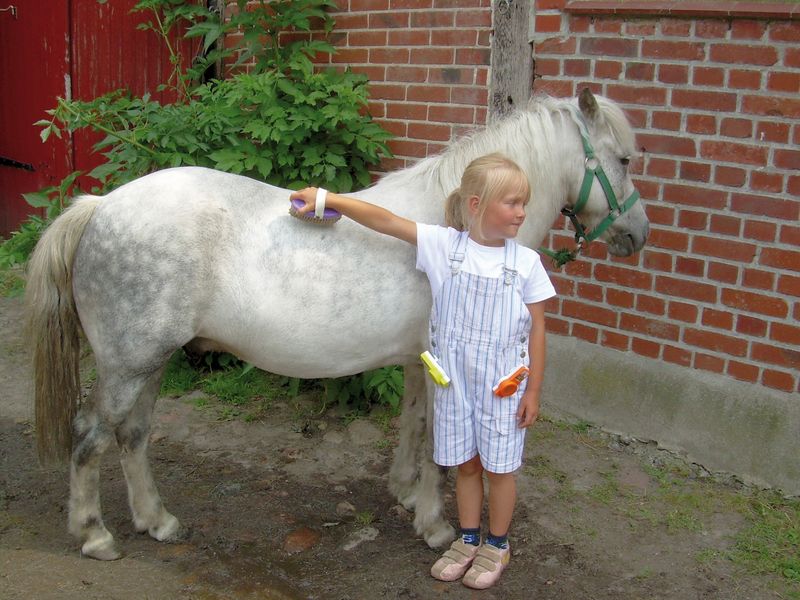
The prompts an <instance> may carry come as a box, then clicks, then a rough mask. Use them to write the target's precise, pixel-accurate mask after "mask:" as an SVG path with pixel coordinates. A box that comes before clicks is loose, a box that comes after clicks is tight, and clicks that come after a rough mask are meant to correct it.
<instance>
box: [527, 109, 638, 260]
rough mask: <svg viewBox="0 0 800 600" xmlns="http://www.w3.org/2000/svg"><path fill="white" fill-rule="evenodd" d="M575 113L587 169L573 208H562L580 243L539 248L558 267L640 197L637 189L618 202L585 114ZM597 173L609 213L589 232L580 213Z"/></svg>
mask: <svg viewBox="0 0 800 600" xmlns="http://www.w3.org/2000/svg"><path fill="white" fill-rule="evenodd" d="M573 114H574V115H575V116H576V117H577V118H578V119H580V123H581V124H582V125H583V127H580V126H579V127H578V132H579V133H580V135H581V140H582V142H583V152H584V154H585V155H586V158H585V160H584V163H583V164H584V168H585V171H584V174H583V183H581V189H580V192H578V200H577V202H575V206H573V207H572V208H568V207H564V208H562V209H561V214H562V215H564V216H565V217H567V218H568V219H569V220H570V222H571V223H572V226H573V227H574V228H575V242H576V243H577V245H578V247H577V248H576V249H575V250H574V251H570V250H567V249H566V248H562V249H561V250H559V251H558V252H552V251H550V250H543V249H542V248H540V249H539V251H540V252H543V253H544V254H546V255H547V256H549V257H551V258H552V259H553V260H554V261H555V262H556V264H557V266H559V267H560V266H562V265H564V264H566V263H568V262H570V261H572V260H575V258H576V257H577V255H578V253H580V252H581V250H583V246H584V242H585V243H586V245H588V244H589V242H592V241H594V240H596V239H597V238H598V237H600V236H601V235H602V234H603V232H604V231H605V230H606V229H608V228H609V226H610V225H611V224H612V223H613V222H614V221H615V220H617V218H619V217H620V216H621V215H624V214H625V213H626V212H628V211H629V210H630V209H631V207H632V206H633V205H634V204H636V201H637V200H639V192H638V191H637V190H636V189H634V190H633V192H632V193H631V195H630V196H628V197H627V198H626V199H625V201H624V202H623V203H622V205H621V206H620V204H619V202H618V201H617V195H616V194H615V193H614V189H613V188H612V187H611V183H610V182H609V181H608V176H607V175H606V173H605V171H604V170H603V167H602V166H601V165H600V161H599V160H597V157H596V156H595V153H594V148H592V143H591V142H590V141H589V136H588V135H587V134H586V133H584V131H588V127H587V126H586V121H584V120H583V115H581V114H580V112H578V111H577V110H576V111H574V113H573ZM595 177H597V181H599V182H600V187H602V188H603V192H604V193H605V195H606V201H607V202H608V215H607V216H606V218H605V219H603V220H602V221H600V223H598V224H597V226H596V227H595V228H594V229H592V230H591V231H590V232H588V233H587V231H586V228H585V227H584V226H583V224H582V223H581V222H580V221H578V214H579V213H580V212H581V211H582V210H583V209H584V208H585V207H586V203H587V202H588V201H589V194H590V193H591V191H592V184H593V183H594V178H595Z"/></svg>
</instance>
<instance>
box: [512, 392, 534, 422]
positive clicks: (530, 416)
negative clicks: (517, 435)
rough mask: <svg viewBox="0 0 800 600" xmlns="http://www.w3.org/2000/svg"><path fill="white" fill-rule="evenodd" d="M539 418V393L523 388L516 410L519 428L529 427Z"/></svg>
mask: <svg viewBox="0 0 800 600" xmlns="http://www.w3.org/2000/svg"><path fill="white" fill-rule="evenodd" d="M538 418H539V394H538V393H537V392H534V391H533V390H525V393H524V394H522V399H521V400H520V402H519V409H518V410H517V422H518V426H519V427H520V429H525V428H526V427H530V426H531V425H533V423H534V422H535V421H536V419H538Z"/></svg>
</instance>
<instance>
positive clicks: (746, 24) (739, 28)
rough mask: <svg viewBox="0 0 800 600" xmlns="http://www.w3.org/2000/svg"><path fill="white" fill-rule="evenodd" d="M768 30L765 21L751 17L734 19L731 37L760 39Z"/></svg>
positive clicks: (734, 38)
mask: <svg viewBox="0 0 800 600" xmlns="http://www.w3.org/2000/svg"><path fill="white" fill-rule="evenodd" d="M766 30H767V24H766V22H764V21H753V20H750V19H734V20H733V21H731V39H733V40H760V39H761V38H762V37H763V36H764V33H765V32H766Z"/></svg>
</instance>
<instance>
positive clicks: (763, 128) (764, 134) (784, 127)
mask: <svg viewBox="0 0 800 600" xmlns="http://www.w3.org/2000/svg"><path fill="white" fill-rule="evenodd" d="M756 139H757V140H758V141H760V142H778V143H780V144H785V143H786V142H787V141H788V140H789V124H788V123H783V122H777V123H775V122H771V121H761V122H759V124H758V125H757V127H756Z"/></svg>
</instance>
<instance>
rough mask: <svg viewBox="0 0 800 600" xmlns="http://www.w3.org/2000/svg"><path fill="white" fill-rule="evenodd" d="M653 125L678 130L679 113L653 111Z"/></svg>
mask: <svg viewBox="0 0 800 600" xmlns="http://www.w3.org/2000/svg"><path fill="white" fill-rule="evenodd" d="M653 127H655V128H657V129H668V130H670V131H678V130H679V129H680V128H681V114H680V113H675V112H663V111H653Z"/></svg>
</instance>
